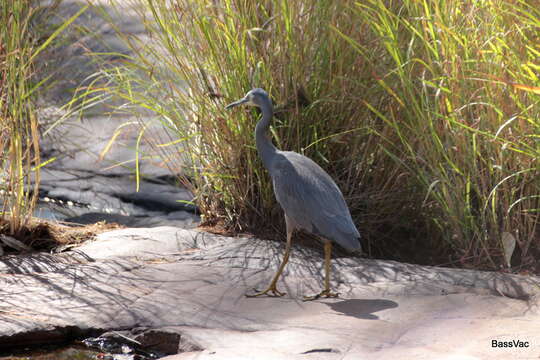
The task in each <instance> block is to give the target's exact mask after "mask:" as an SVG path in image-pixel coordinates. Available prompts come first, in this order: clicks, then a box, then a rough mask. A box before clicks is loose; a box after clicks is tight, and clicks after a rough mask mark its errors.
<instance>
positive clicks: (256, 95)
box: [226, 88, 361, 300]
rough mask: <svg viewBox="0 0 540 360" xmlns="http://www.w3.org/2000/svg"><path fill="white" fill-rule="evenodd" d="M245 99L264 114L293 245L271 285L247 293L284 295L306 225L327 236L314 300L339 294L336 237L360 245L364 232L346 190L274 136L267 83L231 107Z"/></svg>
mask: <svg viewBox="0 0 540 360" xmlns="http://www.w3.org/2000/svg"><path fill="white" fill-rule="evenodd" d="M241 104H246V105H251V106H257V107H259V108H260V109H261V111H262V117H261V119H260V120H259V122H258V123H257V126H256V128H255V142H256V145H257V151H258V153H259V156H260V157H261V159H262V162H263V165H264V166H265V168H266V169H267V170H268V172H269V173H270V177H271V178H272V184H273V187H274V194H275V196H276V199H277V201H278V202H279V204H280V205H281V207H282V208H283V211H284V212H285V224H286V227H287V245H286V248H285V255H284V256H283V260H282V262H281V264H280V266H279V268H278V271H277V272H276V274H275V275H274V278H273V279H272V281H271V282H270V285H269V286H268V288H267V289H266V290H264V291H260V292H257V293H255V294H253V295H247V296H250V297H251V296H260V295H264V294H266V295H270V296H283V295H285V293H283V292H281V291H279V290H278V289H277V281H278V279H279V277H280V275H281V273H282V272H283V268H284V267H285V265H286V264H287V262H288V261H289V254H290V251H291V244H292V235H293V232H294V231H295V230H299V229H303V230H306V231H308V232H310V233H312V234H314V235H316V236H317V237H318V238H319V239H321V240H322V241H323V242H324V255H325V256H324V258H325V278H324V290H323V291H321V293H319V294H318V295H315V296H311V297H306V298H305V300H314V299H317V298H319V297H321V296H323V297H337V296H338V294H337V293H333V292H332V291H331V290H330V260H331V256H332V242H336V243H338V244H339V245H341V246H343V247H344V248H345V249H347V250H350V251H359V250H360V249H361V247H360V233H359V232H358V230H357V229H356V226H355V225H354V223H353V220H352V218H351V214H350V212H349V208H348V207H347V204H346V203H345V199H344V198H343V194H342V193H341V191H340V190H339V188H338V186H337V185H336V183H335V182H334V181H333V180H332V178H331V177H330V175H328V174H327V173H326V171H324V170H323V169H322V168H321V167H320V166H319V165H317V164H316V163H315V162H314V161H313V160H311V159H310V158H308V157H306V156H303V155H300V154H298V153H295V152H293V151H281V150H278V149H277V148H276V147H275V146H274V144H272V140H271V139H270V137H269V136H268V129H269V128H270V121H271V119H272V117H273V114H274V110H273V106H272V101H271V100H270V97H269V96H268V94H267V93H266V91H264V90H263V89H258V88H257V89H253V90H251V91H249V92H248V93H247V94H246V96H244V97H243V98H242V99H240V100H238V101H235V102H233V103H231V104H229V105H227V106H226V108H227V109H230V108H232V107H234V106H238V105H241Z"/></svg>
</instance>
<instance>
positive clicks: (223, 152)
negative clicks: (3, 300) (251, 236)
mask: <svg viewBox="0 0 540 360" xmlns="http://www.w3.org/2000/svg"><path fill="white" fill-rule="evenodd" d="M538 5H539V4H536V5H534V4H533V2H530V1H525V0H517V1H510V0H499V1H496V0H486V1H476V2H470V1H464V0H437V1H427V0H424V1H391V0H361V1H357V2H350V1H329V0H328V1H325V0H323V1H313V2H306V1H300V0H291V1H281V0H267V1H262V2H245V1H237V0H224V1H219V2H207V1H202V0H177V1H174V2H170V1H165V0H153V1H149V0H148V1H145V0H133V8H138V9H140V10H139V11H140V12H141V14H142V15H143V18H144V19H145V22H146V26H147V30H148V31H149V33H150V34H151V41H145V42H142V41H137V39H135V38H133V37H130V36H128V35H125V34H124V35H123V34H122V33H121V32H120V35H121V36H123V37H124V39H125V40H126V42H127V43H128V44H130V45H131V47H132V50H134V56H133V57H132V58H130V59H126V60H125V61H123V62H122V63H121V64H120V65H118V66H113V67H111V66H109V67H108V68H107V70H105V72H104V74H105V75H104V76H106V77H110V78H111V79H114V82H113V84H114V85H111V86H110V87H109V88H107V89H106V91H108V92H110V93H112V94H115V95H116V96H118V97H121V98H123V99H125V100H126V104H127V106H124V107H122V111H125V110H126V109H129V106H128V105H133V108H132V109H133V111H136V110H135V109H136V107H137V108H140V107H141V106H142V107H143V108H145V109H146V110H150V111H152V112H153V113H154V114H155V115H156V118H157V119H159V120H160V121H161V122H162V124H163V125H164V126H166V127H167V128H168V129H169V130H170V134H171V135H172V137H171V138H170V139H154V140H153V141H154V142H155V145H156V146H157V147H158V148H159V149H161V150H162V161H163V163H164V164H165V165H167V166H169V167H170V168H171V169H172V170H173V171H175V172H177V171H182V172H183V174H185V175H186V176H189V178H190V184H191V186H193V189H194V191H195V193H196V202H197V204H198V205H199V207H200V209H201V211H202V214H203V215H204V218H205V220H206V222H207V223H213V224H216V223H219V224H222V225H224V226H225V227H226V228H229V229H234V230H236V231H242V230H250V231H253V230H259V231H260V230H261V229H266V230H268V229H269V230H271V231H273V232H274V233H276V234H279V233H280V230H281V229H282V227H283V224H282V223H281V221H282V220H281V219H282V215H281V211H280V209H279V206H278V205H277V203H276V201H275V199H274V196H273V191H272V186H271V182H270V178H269V176H268V174H267V173H266V171H265V170H264V169H263V167H262V164H261V162H260V161H259V159H258V157H257V153H256V150H255V148H254V139H253V129H254V126H255V122H256V121H255V119H256V117H257V112H256V110H244V111H234V112H226V111H225V110H224V105H225V104H226V103H228V102H230V101H232V100H235V99H237V98H239V97H241V96H243V94H245V92H246V91H247V90H249V89H251V88H252V87H263V88H265V89H266V90H267V91H268V92H269V93H270V95H271V96H272V97H273V100H274V102H275V104H276V108H277V115H276V119H275V121H274V126H273V129H272V132H273V137H274V140H275V142H276V144H277V146H278V147H279V148H281V149H286V150H294V151H297V152H300V153H303V154H305V155H307V156H309V157H311V158H313V159H314V160H315V161H316V162H318V163H319V164H320V165H321V166H322V167H323V168H325V169H326V170H327V171H328V172H329V173H330V174H331V175H332V177H333V178H334V179H335V180H336V182H337V183H338V185H339V186H340V188H341V189H342V191H343V193H344V195H345V198H346V199H347V201H348V204H349V206H350V208H351V211H352V214H353V217H354V219H355V220H356V222H357V225H358V227H359V229H360V231H361V233H363V234H364V238H365V239H366V243H367V246H365V248H366V250H367V251H368V252H369V253H370V254H371V255H373V256H378V257H386V258H394V259H400V260H408V261H416V262H421V263H432V264H443V263H454V262H457V263H459V264H461V265H462V266H475V267H482V268H490V269H498V268H500V267H501V266H506V265H508V262H507V261H506V259H507V258H508V251H507V250H508V246H507V245H508V244H506V243H505V242H504V241H503V240H502V239H503V238H506V239H509V238H510V239H514V240H515V243H516V250H515V252H514V256H513V257H512V258H511V259H510V260H511V261H510V262H511V264H512V265H514V266H517V267H518V268H519V267H527V266H532V264H533V262H534V258H535V257H536V256H538V255H540V254H539V251H540V238H539V234H540V230H539V228H538V219H539V211H540V210H539V209H540V181H539V175H540V174H539V172H540V167H539V163H538V157H539V154H540V146H539V134H540V106H539V104H538V103H539V100H540V80H539V78H538V76H539V72H540V63H539V60H538V59H540V48H539V46H538V44H539V40H540V10H539V9H540V6H538ZM109 65H110V64H109ZM505 250H506V256H505ZM510 255H512V254H510Z"/></svg>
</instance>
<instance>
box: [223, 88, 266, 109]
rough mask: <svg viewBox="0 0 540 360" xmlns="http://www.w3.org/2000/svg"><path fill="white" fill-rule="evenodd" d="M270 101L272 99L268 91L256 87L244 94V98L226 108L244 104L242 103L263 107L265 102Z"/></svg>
mask: <svg viewBox="0 0 540 360" xmlns="http://www.w3.org/2000/svg"><path fill="white" fill-rule="evenodd" d="M269 101H270V97H269V96H268V94H267V93H266V91H264V90H263V89H260V88H256V89H252V90H250V91H249V92H248V93H247V94H246V96H244V97H243V98H242V99H240V100H238V101H235V102H233V103H231V104H229V105H227V106H226V107H225V109H230V108H233V107H235V106H237V105H242V104H246V105H250V106H257V107H261V106H262V104H263V103H265V102H269Z"/></svg>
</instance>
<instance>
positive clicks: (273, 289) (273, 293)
mask: <svg viewBox="0 0 540 360" xmlns="http://www.w3.org/2000/svg"><path fill="white" fill-rule="evenodd" d="M253 290H255V294H246V297H257V296H261V295H268V296H271V297H279V296H283V295H285V294H286V293H284V292H281V291H279V290H278V289H277V287H276V284H270V286H269V287H268V289H266V290H263V291H258V290H257V289H253Z"/></svg>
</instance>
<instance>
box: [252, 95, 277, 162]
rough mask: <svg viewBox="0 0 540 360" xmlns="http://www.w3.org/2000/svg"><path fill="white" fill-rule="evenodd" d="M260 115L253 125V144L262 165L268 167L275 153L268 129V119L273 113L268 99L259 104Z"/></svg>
mask: <svg viewBox="0 0 540 360" xmlns="http://www.w3.org/2000/svg"><path fill="white" fill-rule="evenodd" d="M260 108H261V111H262V117H261V119H260V120H259V122H258V123H257V126H256V127H255V144H256V145H257V150H258V151H259V156H260V157H261V159H262V161H263V164H264V167H266V168H267V169H270V163H271V162H272V159H273V157H274V155H275V153H276V150H277V149H276V147H275V146H274V144H272V140H271V139H270V134H268V129H269V128H270V120H271V119H272V116H273V115H274V109H273V107H272V103H271V102H270V101H268V102H265V103H263V104H262V105H261V107H260Z"/></svg>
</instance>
